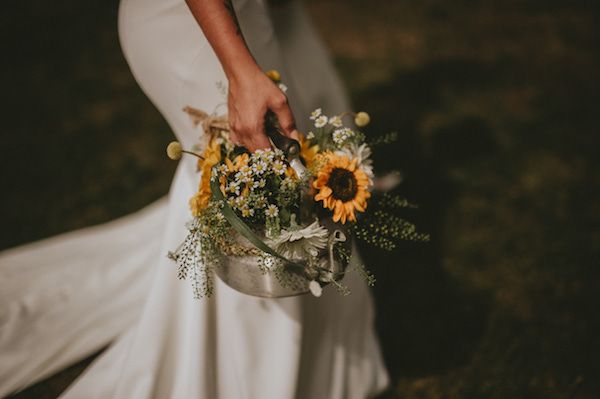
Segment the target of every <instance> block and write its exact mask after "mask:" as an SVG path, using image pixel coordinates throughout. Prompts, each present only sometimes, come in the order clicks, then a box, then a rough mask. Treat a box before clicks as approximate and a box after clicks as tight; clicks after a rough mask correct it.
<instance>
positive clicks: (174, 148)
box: [167, 141, 183, 161]
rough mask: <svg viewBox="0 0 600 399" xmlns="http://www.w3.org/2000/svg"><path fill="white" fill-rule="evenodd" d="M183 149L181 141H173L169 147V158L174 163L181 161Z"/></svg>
mask: <svg viewBox="0 0 600 399" xmlns="http://www.w3.org/2000/svg"><path fill="white" fill-rule="evenodd" d="M182 152H183V149H182V148H181V144H180V143H179V141H171V142H170V143H169V145H168V146H167V156H168V157H169V158H171V159H172V160H174V161H177V160H179V159H181V153H182Z"/></svg>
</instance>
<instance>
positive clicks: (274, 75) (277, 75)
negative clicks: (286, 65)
mask: <svg viewBox="0 0 600 399" xmlns="http://www.w3.org/2000/svg"><path fill="white" fill-rule="evenodd" d="M265 74H266V75H267V76H268V77H269V78H270V79H271V80H272V81H273V82H275V83H279V82H280V81H281V74H280V73H279V72H278V71H276V70H275V69H271V70H268V71H267V72H265Z"/></svg>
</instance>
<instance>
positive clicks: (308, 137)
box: [306, 132, 315, 140]
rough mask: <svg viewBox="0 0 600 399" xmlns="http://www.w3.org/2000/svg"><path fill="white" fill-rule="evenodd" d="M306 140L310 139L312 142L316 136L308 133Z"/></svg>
mask: <svg viewBox="0 0 600 399" xmlns="http://www.w3.org/2000/svg"><path fill="white" fill-rule="evenodd" d="M306 138H307V139H309V140H312V139H314V138H315V134H314V133H313V132H308V133H307V134H306Z"/></svg>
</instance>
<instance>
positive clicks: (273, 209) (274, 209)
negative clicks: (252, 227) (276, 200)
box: [265, 204, 279, 218]
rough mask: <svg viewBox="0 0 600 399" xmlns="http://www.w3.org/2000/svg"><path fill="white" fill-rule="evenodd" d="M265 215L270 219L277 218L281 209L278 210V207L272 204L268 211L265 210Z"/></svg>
mask: <svg viewBox="0 0 600 399" xmlns="http://www.w3.org/2000/svg"><path fill="white" fill-rule="evenodd" d="M265 215H267V217H269V218H274V217H275V216H277V215H279V208H277V206H276V205H273V204H271V205H269V206H268V207H267V209H265Z"/></svg>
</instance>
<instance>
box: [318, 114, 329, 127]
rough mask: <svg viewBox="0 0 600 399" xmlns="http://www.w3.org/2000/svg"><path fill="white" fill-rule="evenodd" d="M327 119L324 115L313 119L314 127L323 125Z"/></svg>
mask: <svg viewBox="0 0 600 399" xmlns="http://www.w3.org/2000/svg"><path fill="white" fill-rule="evenodd" d="M327 121H328V119H327V117H326V116H325V115H321V116H319V117H318V118H317V119H315V127H323V126H325V125H326V124H327Z"/></svg>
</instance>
